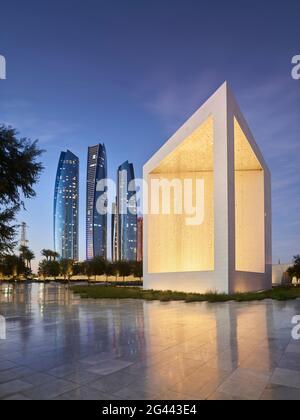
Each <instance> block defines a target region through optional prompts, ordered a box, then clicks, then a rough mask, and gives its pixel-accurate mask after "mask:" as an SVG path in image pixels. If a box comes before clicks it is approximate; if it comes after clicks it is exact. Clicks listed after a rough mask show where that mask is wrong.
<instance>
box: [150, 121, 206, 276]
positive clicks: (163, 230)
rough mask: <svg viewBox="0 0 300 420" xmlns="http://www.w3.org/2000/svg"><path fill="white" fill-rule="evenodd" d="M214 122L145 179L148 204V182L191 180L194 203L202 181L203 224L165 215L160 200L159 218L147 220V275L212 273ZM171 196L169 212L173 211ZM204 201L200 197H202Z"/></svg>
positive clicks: (157, 215)
mask: <svg viewBox="0 0 300 420" xmlns="http://www.w3.org/2000/svg"><path fill="white" fill-rule="evenodd" d="M213 128H214V127H213V118H212V117H210V118H208V119H207V120H206V121H205V122H204V123H203V124H202V125H201V126H200V127H199V128H198V129H197V130H195V132H194V133H193V134H192V135H190V136H189V137H187V138H186V139H185V140H184V141H183V142H182V143H181V145H180V146H178V147H177V148H176V149H175V150H174V152H172V153H171V154H170V155H169V156H167V157H166V158H165V159H163V160H162V162H161V163H160V164H159V165H158V167H157V168H156V169H155V170H154V171H152V173H151V174H150V175H149V177H148V185H149V187H150V188H149V203H151V200H152V199H153V197H152V191H151V180H153V179H159V180H161V179H167V180H170V181H171V180H173V179H177V180H180V181H181V182H182V183H183V181H184V180H185V179H191V180H192V183H193V190H192V192H191V194H192V197H190V198H191V201H192V202H193V203H195V201H196V188H195V185H196V180H197V179H198V180H203V181H204V204H203V205H204V222H201V224H199V225H192V226H190V225H187V223H186V219H187V217H189V216H188V215H187V214H186V213H183V214H180V215H178V214H174V212H172V213H171V214H168V215H164V214H163V212H162V201H161V200H162V196H160V197H157V200H159V209H160V212H159V214H149V216H148V271H149V273H173V272H193V271H213V270H214V204H213V203H214V172H213ZM174 200H175V197H174V194H173V195H172V196H171V209H173V208H174ZM201 200H203V197H201Z"/></svg>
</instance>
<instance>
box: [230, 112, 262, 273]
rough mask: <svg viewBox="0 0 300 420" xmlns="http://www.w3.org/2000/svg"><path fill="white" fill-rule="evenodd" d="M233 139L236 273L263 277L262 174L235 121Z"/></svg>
mask: <svg viewBox="0 0 300 420" xmlns="http://www.w3.org/2000/svg"><path fill="white" fill-rule="evenodd" d="M234 138H235V146H234V149H235V150H234V153H235V254H236V270H237V271H245V272H253V273H264V272H265V210H264V171H263V169H262V166H261V164H260V162H259V161H258V159H257V157H256V155H255V153H254V151H253V150H252V148H251V146H250V144H249V142H248V140H247V138H246V136H245V134H244V132H243V130H242V129H241V127H240V125H239V123H238V121H237V120H236V119H235V120H234Z"/></svg>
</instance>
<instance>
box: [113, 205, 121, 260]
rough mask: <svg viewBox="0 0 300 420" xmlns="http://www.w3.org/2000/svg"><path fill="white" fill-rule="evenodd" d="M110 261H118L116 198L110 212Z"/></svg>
mask: <svg viewBox="0 0 300 420" xmlns="http://www.w3.org/2000/svg"><path fill="white" fill-rule="evenodd" d="M111 259H112V261H118V260H119V250H118V205H117V198H116V202H115V203H113V204H112V210H111Z"/></svg>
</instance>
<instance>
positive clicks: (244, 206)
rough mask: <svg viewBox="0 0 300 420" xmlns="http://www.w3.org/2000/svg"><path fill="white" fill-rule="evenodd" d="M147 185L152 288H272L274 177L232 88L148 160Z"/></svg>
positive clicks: (147, 279)
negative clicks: (272, 194)
mask: <svg viewBox="0 0 300 420" xmlns="http://www.w3.org/2000/svg"><path fill="white" fill-rule="evenodd" d="M144 181H146V183H147V185H148V191H147V192H146V197H145V198H146V200H145V202H144V203H146V207H147V208H146V209H144V213H145V214H144V238H145V239H144V287H145V288H146V289H156V290H174V291H184V292H197V293H205V292H207V291H216V292H225V293H233V292H246V291H258V290H263V289H270V288H271V287H272V243H271V242H272V226H271V224H272V221H271V176H270V172H269V169H268V167H267V165H266V163H265V161H264V158H263V156H262V154H261V152H260V150H259V148H258V146H257V144H256V142H255V140H254V137H253V135H252V133H251V131H250V129H249V127H248V125H247V123H246V121H245V119H244V117H243V115H242V113H241V111H240V109H239V107H238V105H237V103H236V101H235V99H234V97H233V94H232V93H231V91H230V89H229V87H228V84H227V83H224V84H223V85H222V86H221V87H220V88H219V89H218V90H217V91H216V92H215V93H214V94H213V95H212V96H211V97H210V98H209V99H208V101H207V102H206V103H205V104H204V105H203V106H202V107H201V108H200V109H199V110H198V111H197V112H196V113H195V114H194V115H193V116H192V117H191V118H190V119H189V120H188V121H187V122H186V123H185V124H184V125H183V126H182V127H181V128H180V129H179V130H178V131H177V132H176V133H175V134H174V135H173V136H172V137H171V138H170V139H169V140H168V141H167V142H166V143H165V144H164V145H163V146H162V147H161V149H160V150H159V151H158V152H157V153H156V154H155V155H154V156H153V157H152V158H151V159H150V160H149V161H148V162H147V163H146V165H145V166H144ZM180 186H182V188H181V190H180ZM187 187H189V188H187ZM166 195H168V198H166ZM166 199H167V204H166ZM182 202H183V203H184V204H183V205H182ZM187 202H189V203H190V205H189V207H188V210H187V205H186V203H187ZM144 205H145V204H144ZM193 208H198V213H199V214H198V216H197V217H194V219H193V218H192V217H191V215H192V213H191V210H192V209H193ZM196 212H197V211H196Z"/></svg>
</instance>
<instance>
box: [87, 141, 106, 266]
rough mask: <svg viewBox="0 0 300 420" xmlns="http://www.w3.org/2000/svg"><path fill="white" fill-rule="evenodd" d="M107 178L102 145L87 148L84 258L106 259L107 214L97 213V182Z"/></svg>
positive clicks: (99, 194) (98, 192) (100, 194)
mask: <svg viewBox="0 0 300 420" xmlns="http://www.w3.org/2000/svg"><path fill="white" fill-rule="evenodd" d="M106 178H107V159H106V150H105V146H104V144H98V145H96V146H92V147H89V148H88V161H87V199H86V258H87V260H91V259H93V258H94V257H104V258H107V214H100V213H99V212H98V211H97V201H98V200H99V199H101V196H102V195H103V191H97V184H98V182H99V181H101V180H104V179H106Z"/></svg>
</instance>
